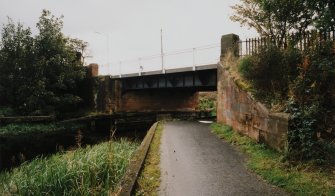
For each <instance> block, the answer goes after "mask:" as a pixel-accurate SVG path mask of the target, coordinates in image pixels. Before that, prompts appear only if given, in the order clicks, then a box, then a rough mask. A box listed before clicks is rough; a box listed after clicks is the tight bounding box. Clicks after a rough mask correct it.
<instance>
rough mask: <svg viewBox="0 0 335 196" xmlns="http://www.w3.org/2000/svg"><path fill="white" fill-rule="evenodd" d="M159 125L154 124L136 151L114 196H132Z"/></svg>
mask: <svg viewBox="0 0 335 196" xmlns="http://www.w3.org/2000/svg"><path fill="white" fill-rule="evenodd" d="M157 124H158V123H157V122H156V123H154V124H153V125H152V126H151V128H150V129H149V131H148V133H147V135H146V136H145V138H144V140H143V141H142V143H141V145H140V147H139V148H138V150H137V151H136V153H135V155H134V157H133V158H132V159H131V161H130V163H129V166H128V169H127V171H126V173H125V175H124V176H123V178H122V180H121V182H120V184H119V185H118V187H117V188H116V191H115V192H114V193H113V194H112V195H118V196H130V195H132V193H133V191H134V187H135V183H136V180H137V178H138V175H139V173H140V171H141V169H142V167H143V164H144V160H145V158H146V156H147V154H148V150H149V147H150V144H151V141H152V138H153V136H154V134H155V132H156V128H157Z"/></svg>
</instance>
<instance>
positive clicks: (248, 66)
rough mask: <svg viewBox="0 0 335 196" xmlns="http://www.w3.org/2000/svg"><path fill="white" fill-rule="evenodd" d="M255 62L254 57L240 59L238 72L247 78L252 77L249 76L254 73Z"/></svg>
mask: <svg viewBox="0 0 335 196" xmlns="http://www.w3.org/2000/svg"><path fill="white" fill-rule="evenodd" d="M253 65H254V62H253V58H252V56H246V57H244V58H241V59H240V62H239V64H238V72H239V73H240V74H241V75H242V76H243V77H245V78H250V77H251V76H250V75H248V74H249V73H250V74H251V73H252V68H253Z"/></svg>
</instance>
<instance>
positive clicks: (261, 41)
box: [237, 31, 335, 56]
mask: <svg viewBox="0 0 335 196" xmlns="http://www.w3.org/2000/svg"><path fill="white" fill-rule="evenodd" d="M324 41H335V31H329V32H317V31H306V32H303V33H293V34H290V35H287V36H285V37H283V38H270V37H258V38H251V39H246V40H244V41H242V40H241V41H238V42H237V44H238V45H237V47H238V48H239V56H248V55H253V54H255V53H258V52H259V51H260V50H261V49H262V47H265V46H267V45H270V44H272V45H275V46H277V47H280V48H287V47H288V46H289V45H291V46H294V47H295V48H297V49H299V50H301V51H306V50H308V49H310V48H315V47H319V46H320V45H322V43H323V42H324Z"/></svg>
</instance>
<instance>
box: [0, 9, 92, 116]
mask: <svg viewBox="0 0 335 196" xmlns="http://www.w3.org/2000/svg"><path fill="white" fill-rule="evenodd" d="M61 19H62V18H55V17H54V16H53V15H51V13H50V12H49V11H46V10H43V12H42V16H41V17H40V19H39V22H38V23H37V28H38V30H39V33H38V34H37V35H36V36H35V37H33V36H32V35H31V31H30V29H29V28H27V29H25V28H24V27H23V25H22V24H21V23H18V24H17V25H16V24H14V23H13V21H12V20H11V19H9V20H8V24H6V25H4V27H3V28H2V32H1V42H0V69H1V70H2V71H1V72H0V80H1V84H0V94H1V99H2V101H3V102H4V103H2V104H5V105H10V106H12V107H13V108H14V109H16V110H17V111H18V112H19V113H20V114H24V115H26V114H31V115H42V114H51V113H55V112H62V111H67V110H71V109H73V107H74V106H76V105H77V104H78V103H79V102H81V98H80V97H79V96H78V95H77V94H76V93H75V89H76V86H77V84H78V82H79V81H81V80H82V79H83V78H84V76H85V71H84V67H83V66H82V62H81V59H80V58H79V59H78V53H80V52H81V50H83V47H84V46H85V45H84V42H81V41H79V40H76V41H74V40H73V39H69V38H67V37H65V36H64V35H63V33H62V32H61V30H62V27H63V23H62V20H61ZM80 44H81V45H80ZM78 45H80V47H75V46H78ZM83 45H84V46H83ZM79 48H81V49H80V51H78V50H79Z"/></svg>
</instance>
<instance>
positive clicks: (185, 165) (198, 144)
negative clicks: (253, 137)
mask: <svg viewBox="0 0 335 196" xmlns="http://www.w3.org/2000/svg"><path fill="white" fill-rule="evenodd" d="M244 164H245V157H244V156H243V155H242V154H241V153H239V152H237V151H236V150H235V149H234V148H233V147H232V146H230V145H229V144H228V143H225V142H223V141H221V140H220V139H218V138H217V137H216V136H215V135H213V134H212V133H211V132H210V129H209V124H203V123H198V122H186V121H174V122H167V123H165V125H164V131H163V135H162V142H161V178H162V182H161V187H160V195H168V196H179V195H180V196H188V195H190V196H197V195H206V196H210V195H233V196H238V195H257V196H259V195H286V193H285V192H283V191H282V190H280V189H278V188H276V187H273V186H271V185H269V184H267V183H266V182H264V181H263V180H261V179H259V178H258V177H257V176H256V175H255V174H252V173H251V172H249V171H248V170H247V169H246V168H245V166H244Z"/></svg>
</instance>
